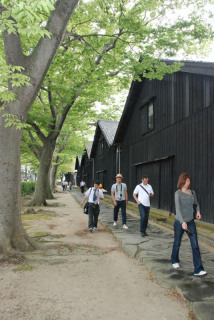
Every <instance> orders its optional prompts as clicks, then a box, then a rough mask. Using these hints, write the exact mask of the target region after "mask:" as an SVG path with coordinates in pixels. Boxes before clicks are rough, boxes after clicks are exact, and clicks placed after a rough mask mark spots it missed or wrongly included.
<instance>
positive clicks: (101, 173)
mask: <svg viewBox="0 0 214 320" xmlns="http://www.w3.org/2000/svg"><path fill="white" fill-rule="evenodd" d="M117 127H118V121H112V120H98V122H97V127H96V131H95V135H94V140H93V143H92V144H91V146H90V147H88V148H86V150H85V152H84V155H83V157H82V158H79V157H77V159H76V167H75V169H76V170H77V184H78V185H79V183H80V181H81V180H82V179H84V180H85V182H86V184H87V186H88V187H89V186H90V185H92V184H93V181H94V180H99V181H100V183H101V184H102V185H103V188H104V189H105V190H107V192H108V193H110V191H111V185H112V184H113V183H114V182H115V175H116V172H118V170H119V167H118V164H119V155H118V152H117V151H118V150H117V149H116V148H115V146H114V145H113V140H114V137H115V133H116V130H117Z"/></svg>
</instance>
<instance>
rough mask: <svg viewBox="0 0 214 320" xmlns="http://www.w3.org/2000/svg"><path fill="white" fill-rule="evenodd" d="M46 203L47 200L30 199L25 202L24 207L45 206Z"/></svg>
mask: <svg viewBox="0 0 214 320" xmlns="http://www.w3.org/2000/svg"><path fill="white" fill-rule="evenodd" d="M47 205H48V204H47V201H46V200H45V201H44V203H40V202H37V201H36V200H34V199H32V200H30V201H29V202H27V203H25V205H24V206H25V207H46V206H47Z"/></svg>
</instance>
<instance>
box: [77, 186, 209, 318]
mask: <svg viewBox="0 0 214 320" xmlns="http://www.w3.org/2000/svg"><path fill="white" fill-rule="evenodd" d="M72 195H73V196H74V197H75V198H76V199H77V200H78V201H79V202H81V201H82V198H83V195H82V194H81V193H80V192H79V191H78V190H77V189H73V191H72ZM99 220H100V221H101V222H102V223H103V224H104V225H105V226H106V227H108V228H109V230H110V231H111V232H113V234H114V236H115V238H116V239H118V240H119V241H120V242H121V245H122V248H123V250H124V251H125V252H126V253H128V254H129V255H130V256H132V257H134V258H136V259H140V260H141V261H142V262H143V264H144V265H145V266H147V268H149V270H151V271H152V272H153V274H154V276H155V277H156V279H157V280H158V281H159V282H161V283H162V284H163V285H165V286H166V287H168V288H171V289H173V290H177V291H178V292H179V293H180V294H181V295H182V296H184V297H185V298H186V299H187V300H188V301H189V302H190V303H191V305H192V309H193V313H194V316H195V319H196V320H213V319H214V254H213V252H212V250H209V248H207V247H206V248H205V247H204V246H202V245H201V244H200V242H199V245H200V250H201V255H202V260H203V265H204V268H205V270H206V271H207V272H208V275H207V276H205V277H202V278H197V277H194V276H193V263H192V250H191V246H190V242H189V240H188V239H187V237H183V240H182V245H181V250H180V260H181V262H180V267H181V268H180V269H179V270H175V269H173V268H172V267H171V262H170V256H171V250H172V244H173V234H172V232H171V231H170V230H167V229H166V228H163V227H161V226H158V225H155V224H154V223H151V222H149V226H148V228H147V232H148V234H149V236H148V237H144V238H142V237H141V236H140V232H139V227H140V224H139V218H138V217H133V216H132V215H129V214H127V225H128V227H129V229H128V230H124V229H122V222H121V214H120V213H119V220H118V225H117V226H116V227H113V208H112V207H111V206H107V205H105V204H101V212H100V215H99ZM213 247H214V244H213Z"/></svg>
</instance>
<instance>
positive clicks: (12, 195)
mask: <svg viewBox="0 0 214 320" xmlns="http://www.w3.org/2000/svg"><path fill="white" fill-rule="evenodd" d="M0 119H2V112H0ZM2 122H3V121H2ZM2 122H1V123H0V150H1V151H0V185H1V186H2V188H1V192H0V252H1V253H4V254H7V255H9V254H10V253H11V254H12V253H13V249H17V250H19V251H30V250H33V249H34V248H35V246H36V245H35V243H33V241H32V240H31V239H30V238H29V237H28V236H27V234H26V232H25V230H24V228H23V225H22V221H21V197H20V180H21V168H20V141H21V135H22V132H21V131H20V130H17V129H15V128H14V127H11V128H5V127H4V124H3V123H2Z"/></svg>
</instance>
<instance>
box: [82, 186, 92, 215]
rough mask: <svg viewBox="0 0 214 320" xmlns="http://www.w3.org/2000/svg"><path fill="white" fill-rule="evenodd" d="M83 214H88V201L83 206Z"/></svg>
mask: <svg viewBox="0 0 214 320" xmlns="http://www.w3.org/2000/svg"><path fill="white" fill-rule="evenodd" d="M91 190H92V188H91ZM91 190H90V192H89V195H88V199H89V196H90V193H91ZM83 213H85V214H88V201H87V202H86V203H85V204H84V207H83Z"/></svg>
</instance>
